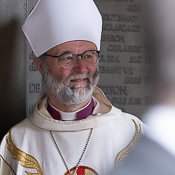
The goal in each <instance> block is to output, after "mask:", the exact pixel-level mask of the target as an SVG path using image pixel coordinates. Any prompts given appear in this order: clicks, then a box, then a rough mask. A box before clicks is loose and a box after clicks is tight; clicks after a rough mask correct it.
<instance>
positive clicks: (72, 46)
mask: <svg viewBox="0 0 175 175" xmlns="http://www.w3.org/2000/svg"><path fill="white" fill-rule="evenodd" d="M86 50H96V46H95V45H94V44H93V43H91V42H88V41H72V42H67V43H63V44H61V45H58V46H56V47H54V48H52V49H50V50H49V51H48V52H47V54H49V55H54V56H58V55H61V54H64V53H67V52H71V53H75V54H81V53H83V52H85V51H86ZM98 78H99V76H98V71H97V65H91V66H87V65H86V64H85V63H84V62H83V60H82V58H81V57H78V60H77V63H76V65H75V66H74V67H73V68H72V69H65V68H64V67H63V66H62V65H61V64H60V62H58V60H57V59H55V58H53V57H49V56H47V57H46V62H45V66H44V83H45V85H46V91H47V93H48V95H53V96H54V97H55V98H56V99H57V100H58V101H59V102H60V103H62V104H66V105H76V104H81V103H83V102H85V101H87V100H88V99H90V97H91V95H92V92H93V90H94V87H95V86H96V84H97V83H98Z"/></svg>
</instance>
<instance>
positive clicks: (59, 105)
mask: <svg viewBox="0 0 175 175" xmlns="http://www.w3.org/2000/svg"><path fill="white" fill-rule="evenodd" d="M48 98H49V101H50V103H51V105H52V106H53V107H55V108H57V109H59V110H60V111H63V112H74V111H77V110H78V109H81V108H83V107H84V106H86V105H87V104H88V103H89V101H90V99H91V98H90V99H88V100H87V101H86V102H84V103H81V104H75V105H69V106H67V105H65V104H62V103H60V102H59V101H58V100H56V99H55V97H54V96H52V95H48Z"/></svg>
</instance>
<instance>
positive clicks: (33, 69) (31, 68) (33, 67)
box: [29, 62, 38, 71]
mask: <svg viewBox="0 0 175 175" xmlns="http://www.w3.org/2000/svg"><path fill="white" fill-rule="evenodd" d="M29 70H30V71H38V69H37V68H36V67H35V65H34V64H33V62H32V64H31V65H30V66H29Z"/></svg>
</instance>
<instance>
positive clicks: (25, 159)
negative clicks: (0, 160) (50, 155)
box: [6, 130, 44, 175]
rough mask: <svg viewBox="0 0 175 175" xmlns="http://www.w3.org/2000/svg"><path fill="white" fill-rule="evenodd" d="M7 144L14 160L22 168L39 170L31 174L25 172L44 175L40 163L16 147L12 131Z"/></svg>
mask: <svg viewBox="0 0 175 175" xmlns="http://www.w3.org/2000/svg"><path fill="white" fill-rule="evenodd" d="M6 142H7V149H8V151H9V152H10V154H11V155H12V158H13V159H14V160H17V161H19V162H21V166H22V167H24V168H30V169H35V170H37V173H30V172H27V171H25V173H26V174H27V175H44V173H43V171H42V169H41V167H40V165H39V163H38V161H37V160H36V159H35V158H34V157H33V156H31V155H29V154H27V153H25V152H23V151H21V150H20V149H19V148H17V146H16V145H15V143H14V141H13V139H12V131H11V130H10V131H9V135H8V136H7V137H6Z"/></svg>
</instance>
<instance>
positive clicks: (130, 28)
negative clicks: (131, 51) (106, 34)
mask: <svg viewBox="0 0 175 175" xmlns="http://www.w3.org/2000/svg"><path fill="white" fill-rule="evenodd" d="M102 27H103V31H118V32H119V31H121V32H140V28H141V25H126V24H109V23H104V24H103V26H102Z"/></svg>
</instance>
